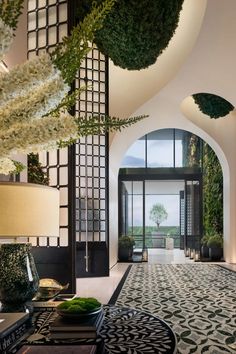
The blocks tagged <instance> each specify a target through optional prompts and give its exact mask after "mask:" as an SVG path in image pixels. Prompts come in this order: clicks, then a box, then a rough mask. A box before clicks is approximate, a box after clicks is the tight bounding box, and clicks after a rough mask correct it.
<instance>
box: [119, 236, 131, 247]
mask: <svg viewBox="0 0 236 354" xmlns="http://www.w3.org/2000/svg"><path fill="white" fill-rule="evenodd" d="M118 244H119V247H120V248H132V247H133V246H134V245H135V241H134V238H133V237H132V236H121V237H119V240H118Z"/></svg>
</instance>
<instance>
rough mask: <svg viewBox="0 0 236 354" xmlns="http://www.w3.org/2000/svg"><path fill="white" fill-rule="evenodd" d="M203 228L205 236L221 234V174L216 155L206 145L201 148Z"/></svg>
mask: <svg viewBox="0 0 236 354" xmlns="http://www.w3.org/2000/svg"><path fill="white" fill-rule="evenodd" d="M203 226H204V233H205V234H208V235H212V234H223V174H222V169H221V166H220V163H219V160H218V158H217V156H216V154H215V153H214V151H213V150H212V149H211V147H210V146H209V145H208V144H206V143H204V148H203Z"/></svg>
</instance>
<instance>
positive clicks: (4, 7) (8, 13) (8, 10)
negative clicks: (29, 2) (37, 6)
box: [0, 0, 24, 30]
mask: <svg viewBox="0 0 236 354" xmlns="http://www.w3.org/2000/svg"><path fill="white" fill-rule="evenodd" d="M23 3H24V0H2V1H1V2H0V18H1V19H2V20H3V22H5V23H6V24H7V25H8V26H10V27H11V28H12V29H13V30H15V29H16V27H17V23H18V18H19V16H20V15H21V14H22V9H23Z"/></svg>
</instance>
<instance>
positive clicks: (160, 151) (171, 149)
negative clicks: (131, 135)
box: [121, 129, 202, 168]
mask: <svg viewBox="0 0 236 354" xmlns="http://www.w3.org/2000/svg"><path fill="white" fill-rule="evenodd" d="M201 147H202V140H201V139H200V138H198V137H197V136H196V135H194V134H192V133H189V132H187V131H185V130H179V129H161V130H156V131H154V132H151V133H149V134H146V135H144V136H142V137H141V138H140V139H138V140H137V141H135V143H133V144H132V145H131V146H130V148H129V149H128V151H127V153H126V154H125V156H124V159H123V161H122V164H121V167H123V168H170V167H172V168H173V167H174V168H179V167H192V168H195V167H201V160H202V159H201V151H202V148H201Z"/></svg>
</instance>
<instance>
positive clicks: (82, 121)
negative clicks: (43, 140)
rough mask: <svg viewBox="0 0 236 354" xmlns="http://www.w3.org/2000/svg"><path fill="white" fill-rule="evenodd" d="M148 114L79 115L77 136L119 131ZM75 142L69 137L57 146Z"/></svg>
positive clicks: (60, 146) (61, 146)
mask: <svg viewBox="0 0 236 354" xmlns="http://www.w3.org/2000/svg"><path fill="white" fill-rule="evenodd" d="M147 117H148V116H145V115H143V116H137V117H130V118H124V119H122V118H116V117H110V116H100V117H99V116H89V117H79V118H77V119H76V122H77V125H78V136H87V135H96V134H103V133H106V132H108V131H110V132H112V131H121V129H123V128H125V127H128V126H130V125H131V124H135V123H137V122H139V121H140V120H143V119H144V118H147ZM75 142H76V138H75V139H70V140H68V141H63V140H61V141H59V142H58V147H59V148H63V147H66V146H68V145H71V144H72V143H75Z"/></svg>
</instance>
